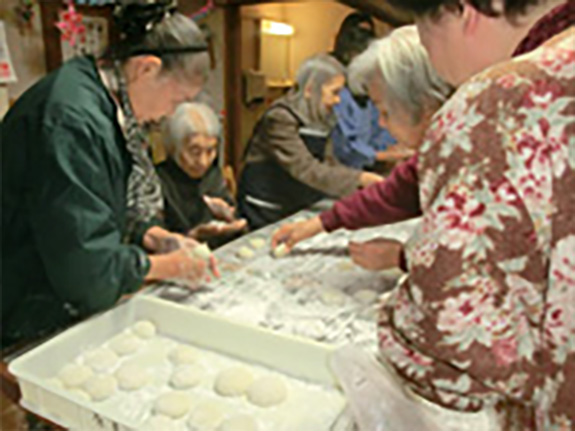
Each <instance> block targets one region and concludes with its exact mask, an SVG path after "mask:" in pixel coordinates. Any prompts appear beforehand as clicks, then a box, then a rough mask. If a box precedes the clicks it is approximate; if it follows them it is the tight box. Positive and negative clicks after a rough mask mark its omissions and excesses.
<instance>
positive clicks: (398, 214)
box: [320, 155, 421, 232]
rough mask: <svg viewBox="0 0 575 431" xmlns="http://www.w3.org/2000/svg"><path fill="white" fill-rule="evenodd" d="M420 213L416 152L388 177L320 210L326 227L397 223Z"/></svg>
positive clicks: (330, 228)
mask: <svg viewBox="0 0 575 431" xmlns="http://www.w3.org/2000/svg"><path fill="white" fill-rule="evenodd" d="M419 215H421V207H420V204H419V186H418V181H417V155H415V156H413V157H411V158H410V159H409V160H406V161H405V162H403V163H401V164H399V165H397V166H396V167H395V169H393V171H392V172H391V174H390V175H389V176H388V177H387V179H386V180H385V181H383V182H381V183H377V184H373V185H372V186H370V187H367V188H365V189H363V190H360V191H357V192H355V193H353V194H352V195H350V196H348V197H346V198H344V199H341V200H339V201H337V202H336V203H335V204H334V206H333V208H332V209H331V210H329V211H325V212H323V213H321V214H320V219H321V222H322V224H323V227H324V228H325V230H326V231H328V232H331V231H334V230H337V229H340V228H346V229H350V230H356V229H361V228H365V227H371V226H378V225H382V224H388V223H395V222H399V221H402V220H407V219H410V218H413V217H417V216H419Z"/></svg>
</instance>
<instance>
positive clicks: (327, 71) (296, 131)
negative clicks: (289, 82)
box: [238, 54, 382, 229]
mask: <svg viewBox="0 0 575 431" xmlns="http://www.w3.org/2000/svg"><path fill="white" fill-rule="evenodd" d="M344 74H345V70H344V68H343V66H342V65H341V64H340V63H339V62H338V61H337V60H336V59H334V58H333V57H331V56H329V55H327V54H320V55H316V56H314V57H311V58H310V59H308V60H306V61H305V62H304V63H303V64H302V65H301V67H300V68H299V70H298V73H297V76H296V81H297V84H296V86H295V87H294V88H293V89H292V90H291V91H290V92H289V93H288V94H287V95H286V96H284V97H282V98H281V99H279V100H278V101H276V102H275V103H274V104H273V105H272V106H271V107H270V108H269V109H268V110H267V111H266V113H265V114H264V115H263V117H262V118H261V120H260V121H259V122H258V124H257V125H256V127H255V129H254V133H253V135H252V138H251V140H250V142H249V144H248V147H247V149H246V155H245V167H244V170H243V173H242V176H241V180H240V185H239V197H238V200H239V208H240V213H241V214H242V216H244V217H246V218H247V220H248V222H249V225H250V227H251V228H252V229H256V228H259V227H262V226H265V225H267V224H270V223H273V222H276V221H278V220H280V219H282V218H284V217H286V216H288V215H290V214H293V213H294V212H296V211H298V210H300V209H302V208H305V207H306V206H309V205H311V204H313V203H314V202H316V201H318V200H320V199H322V198H323V197H325V196H336V197H341V196H345V195H348V194H350V193H352V192H353V191H354V190H356V189H358V188H359V187H365V186H367V185H370V184H372V183H374V182H377V181H381V179H382V178H381V177H380V176H378V175H376V174H373V173H369V172H362V171H359V170H354V169H350V168H347V167H345V166H343V165H340V164H339V163H337V162H335V160H334V159H333V157H332V154H331V148H330V147H329V146H327V142H328V136H329V133H330V131H331V129H332V127H333V125H334V115H333V107H334V106H335V105H336V104H337V103H339V91H340V90H341V89H342V87H343V86H344V84H345V75H344Z"/></svg>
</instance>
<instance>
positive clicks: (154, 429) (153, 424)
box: [144, 416, 176, 431]
mask: <svg viewBox="0 0 575 431" xmlns="http://www.w3.org/2000/svg"><path fill="white" fill-rule="evenodd" d="M175 427H176V424H175V422H174V421H173V420H172V419H170V418H168V417H166V416H152V417H151V418H150V419H148V420H147V421H146V423H145V424H144V431H171V430H173V429H175Z"/></svg>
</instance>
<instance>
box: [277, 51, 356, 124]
mask: <svg viewBox="0 0 575 431" xmlns="http://www.w3.org/2000/svg"><path fill="white" fill-rule="evenodd" d="M340 75H344V76H345V68H344V66H343V65H342V64H341V63H340V62H339V61H337V60H336V59H335V58H334V57H332V56H331V55H328V54H317V55H314V56H312V57H310V58H308V59H307V60H305V61H304V62H303V63H302V64H301V65H300V67H299V69H298V71H297V73H296V77H295V80H296V85H295V87H294V88H293V90H292V91H291V92H290V94H289V96H288V97H289V98H290V99H291V100H292V101H293V102H294V104H295V106H296V107H297V108H298V110H299V111H300V112H301V113H302V114H304V115H305V116H306V117H307V118H308V120H309V122H310V125H312V126H313V125H315V126H318V127H326V126H329V125H330V116H331V115H330V114H329V113H328V112H327V110H326V109H325V107H324V106H323V104H322V100H321V99H322V87H323V86H324V85H325V84H327V83H328V82H329V81H331V80H332V79H334V78H335V77H336V76H340ZM307 91H309V93H310V97H309V98H307V97H306V92H307Z"/></svg>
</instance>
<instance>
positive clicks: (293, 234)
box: [272, 216, 325, 252]
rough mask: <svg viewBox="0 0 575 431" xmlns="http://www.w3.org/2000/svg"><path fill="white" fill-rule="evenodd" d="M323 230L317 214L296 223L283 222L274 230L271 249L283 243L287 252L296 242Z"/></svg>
mask: <svg viewBox="0 0 575 431" xmlns="http://www.w3.org/2000/svg"><path fill="white" fill-rule="evenodd" d="M324 230H325V229H324V228H323V224H322V223H321V219H320V218H319V216H316V217H314V218H312V219H309V220H305V221H301V222H297V223H288V224H285V225H283V226H282V227H280V228H279V229H278V230H277V231H275V233H274V235H273V237H272V249H275V248H276V247H277V246H278V245H279V244H285V246H286V247H287V251H288V252H289V251H291V249H292V248H293V247H295V245H296V244H297V243H298V242H301V241H303V240H304V239H308V238H311V237H312V236H315V235H317V234H318V233H321V232H323V231H324Z"/></svg>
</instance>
